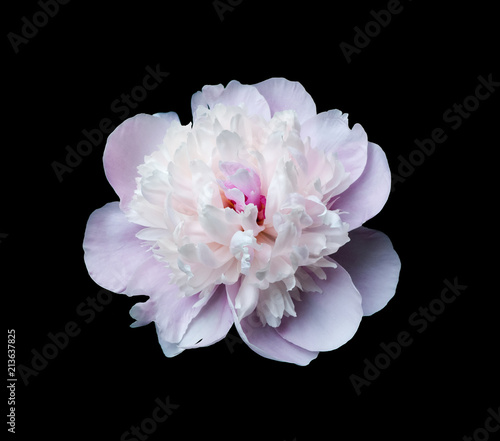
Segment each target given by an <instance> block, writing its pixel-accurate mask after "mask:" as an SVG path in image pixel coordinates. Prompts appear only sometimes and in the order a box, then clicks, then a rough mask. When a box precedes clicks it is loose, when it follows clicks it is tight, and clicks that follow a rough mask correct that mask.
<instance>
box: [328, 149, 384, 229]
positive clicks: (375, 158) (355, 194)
mask: <svg viewBox="0 0 500 441" xmlns="http://www.w3.org/2000/svg"><path fill="white" fill-rule="evenodd" d="M390 191H391V172H390V170H389V164H388V163H387V158H386V156H385V153H384V151H383V150H382V149H381V148H380V147H379V146H378V145H377V144H374V143H372V142H369V143H368V158H367V161H366V166H365V169H364V170H363V173H362V174H361V176H360V177H359V179H358V180H357V181H356V182H354V183H353V184H352V185H351V186H350V187H349V188H348V189H347V190H346V191H344V192H343V193H342V194H340V195H339V196H338V199H337V200H336V201H335V203H334V205H333V209H336V208H339V209H340V210H341V211H343V212H346V213H343V214H342V215H341V217H342V220H343V221H344V222H347V223H348V224H349V231H351V230H354V229H356V228H358V227H360V226H361V225H362V224H363V223H364V222H366V221H367V220H368V219H371V218H372V217H373V216H375V215H376V214H377V213H378V212H379V211H380V210H382V207H383V206H384V205H385V203H386V201H387V198H388V197H389V193H390Z"/></svg>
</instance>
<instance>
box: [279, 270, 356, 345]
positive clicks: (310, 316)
mask: <svg viewBox="0 0 500 441" xmlns="http://www.w3.org/2000/svg"><path fill="white" fill-rule="evenodd" d="M324 271H325V273H326V279H325V280H320V279H317V278H315V282H316V283H317V285H318V286H319V287H320V288H321V289H322V290H323V292H321V293H318V292H314V293H307V292H305V293H301V294H300V298H301V301H300V302H298V301H297V302H295V312H296V313H297V317H291V316H290V317H283V319H282V321H281V325H280V326H279V327H278V328H277V329H276V330H277V332H278V334H279V335H281V336H282V337H283V338H285V339H286V340H288V341H290V342H291V343H294V344H296V345H297V346H300V347H302V348H305V349H307V350H309V351H331V350H333V349H336V348H338V347H339V346H342V345H343V344H344V343H346V342H347V341H348V340H350V339H351V338H352V336H353V335H354V334H355V332H356V330H357V329H358V326H359V323H360V322H361V318H362V316H363V309H362V307H361V295H360V294H359V292H358V290H357V289H356V288H355V286H354V284H353V283H352V280H351V278H350V277H349V274H348V273H347V271H346V270H345V269H344V268H342V267H341V266H340V265H338V266H337V268H324Z"/></svg>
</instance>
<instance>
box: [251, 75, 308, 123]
mask: <svg viewBox="0 0 500 441" xmlns="http://www.w3.org/2000/svg"><path fill="white" fill-rule="evenodd" d="M254 86H255V87H256V88H257V90H258V91H259V92H260V93H261V95H263V96H264V98H265V99H266V100H267V102H268V104H269V107H270V109H271V116H273V115H274V114H275V113H276V112H280V111H282V110H295V111H296V112H297V117H298V120H299V122H300V123H303V122H304V121H307V120H308V119H309V118H312V117H313V116H314V115H316V104H315V103H314V100H313V99H312V97H311V95H309V93H307V92H306V90H305V89H304V86H302V84H300V83H298V82H296V81H288V80H286V79H285V78H270V79H268V80H265V81H262V82H260V83H257V84H254Z"/></svg>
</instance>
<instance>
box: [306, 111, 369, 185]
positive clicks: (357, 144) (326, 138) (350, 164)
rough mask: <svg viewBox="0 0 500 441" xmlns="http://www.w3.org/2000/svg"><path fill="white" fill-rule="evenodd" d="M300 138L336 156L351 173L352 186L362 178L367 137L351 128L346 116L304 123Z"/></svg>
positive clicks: (320, 117)
mask: <svg viewBox="0 0 500 441" xmlns="http://www.w3.org/2000/svg"><path fill="white" fill-rule="evenodd" d="M300 134H301V136H302V138H303V139H306V138H307V137H309V138H310V139H311V145H312V147H314V148H317V149H319V150H323V151H325V152H332V153H335V154H336V155H337V157H338V159H339V160H340V161H341V162H342V165H343V166H344V169H345V170H346V171H347V172H349V173H350V176H349V178H350V182H354V181H355V180H356V179H358V178H359V176H360V175H361V173H362V172H363V170H364V168H365V165H366V159H367V146H368V137H367V135H366V132H365V131H364V129H363V127H361V126H360V125H359V124H355V125H354V127H353V128H352V130H351V129H350V128H349V125H348V123H347V115H346V114H342V113H341V112H340V111H338V110H329V111H328V112H322V113H320V114H318V115H316V116H314V117H313V118H311V119H309V120H308V121H307V122H305V123H304V125H303V126H302V127H301V131H300Z"/></svg>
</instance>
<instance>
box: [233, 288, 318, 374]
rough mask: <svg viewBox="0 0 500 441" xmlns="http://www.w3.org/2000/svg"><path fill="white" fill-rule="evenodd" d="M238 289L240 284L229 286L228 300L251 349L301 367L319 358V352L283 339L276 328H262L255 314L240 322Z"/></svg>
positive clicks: (237, 324) (244, 339)
mask: <svg viewBox="0 0 500 441" xmlns="http://www.w3.org/2000/svg"><path fill="white" fill-rule="evenodd" d="M238 289H239V283H236V284H234V285H231V286H227V298H228V302H229V306H230V308H231V311H232V313H233V319H234V324H235V327H236V329H237V331H238V333H239V335H240V337H241V338H242V339H243V341H244V342H245V343H246V344H247V345H248V346H249V347H250V349H252V350H253V351H255V352H256V353H257V354H259V355H261V356H263V357H266V358H270V359H271V360H277V361H285V362H288V363H295V364H298V365H300V366H305V365H307V364H309V363H310V362H311V360H314V359H315V358H316V357H317V356H318V353H317V352H311V351H307V350H305V349H303V348H301V347H299V346H296V345H294V344H293V343H290V342H288V341H287V340H285V339H283V338H282V337H281V336H280V335H279V334H278V333H277V332H276V329H275V328H272V327H270V326H268V325H266V326H262V325H261V323H260V321H259V319H258V318H257V317H256V316H255V313H254V314H252V315H250V316H248V317H245V318H244V319H242V320H241V321H240V320H239V319H238V316H237V313H236V310H235V308H234V299H235V297H236V295H237V293H238Z"/></svg>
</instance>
